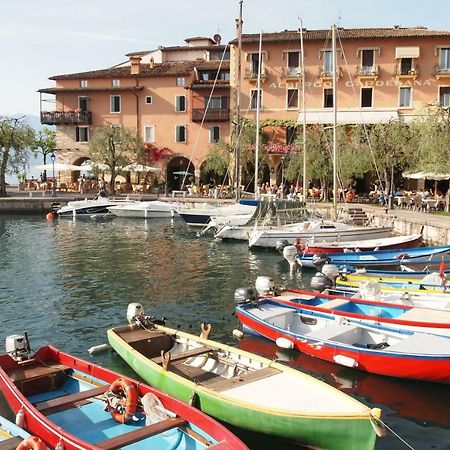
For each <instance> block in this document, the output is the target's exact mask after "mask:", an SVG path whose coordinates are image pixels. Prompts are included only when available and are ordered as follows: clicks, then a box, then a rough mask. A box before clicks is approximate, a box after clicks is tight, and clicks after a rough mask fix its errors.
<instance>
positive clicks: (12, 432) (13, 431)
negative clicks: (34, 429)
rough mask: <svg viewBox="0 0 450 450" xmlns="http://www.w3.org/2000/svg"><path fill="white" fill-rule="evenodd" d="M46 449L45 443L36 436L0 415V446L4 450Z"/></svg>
mask: <svg viewBox="0 0 450 450" xmlns="http://www.w3.org/2000/svg"><path fill="white" fill-rule="evenodd" d="M19 447H20V449H23V450H25V449H28V448H31V449H33V450H45V449H46V447H45V444H44V443H43V442H42V440H41V439H39V438H38V437H36V436H31V434H30V433H28V432H27V431H25V430H24V429H22V428H20V427H19V426H17V425H16V424H14V423H12V422H10V421H9V420H7V419H6V418H5V417H2V416H0V448H1V449H2V450H16V449H19Z"/></svg>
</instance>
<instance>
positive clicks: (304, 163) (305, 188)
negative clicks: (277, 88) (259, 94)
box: [300, 19, 308, 203]
mask: <svg viewBox="0 0 450 450" xmlns="http://www.w3.org/2000/svg"><path fill="white" fill-rule="evenodd" d="M303 48H304V47H303V21H302V19H300V52H301V65H302V110H303V201H304V202H305V203H306V197H307V192H308V191H307V189H308V186H307V180H306V96H305V93H306V89H305V56H304V55H305V52H304V50H303Z"/></svg>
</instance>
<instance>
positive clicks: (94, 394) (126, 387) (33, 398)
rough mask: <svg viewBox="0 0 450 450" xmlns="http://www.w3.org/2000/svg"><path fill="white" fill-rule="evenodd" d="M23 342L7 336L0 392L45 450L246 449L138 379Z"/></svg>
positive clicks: (222, 429) (0, 365)
mask: <svg viewBox="0 0 450 450" xmlns="http://www.w3.org/2000/svg"><path fill="white" fill-rule="evenodd" d="M8 342H9V343H10V345H9V346H8ZM24 342H27V339H26V338H24V337H23V336H17V335H14V336H10V337H8V338H7V351H9V353H6V354H3V355H0V387H1V390H2V392H3V394H4V396H5V397H6V400H7V401H8V403H9V405H10V407H11V409H12V410H13V411H14V412H15V413H17V416H22V418H23V420H24V424H25V426H26V428H27V430H29V431H30V432H31V433H33V434H35V435H37V436H39V437H40V438H41V439H42V440H43V441H44V442H45V443H46V445H48V446H49V447H51V448H55V447H56V446H59V447H58V448H63V449H65V450H83V449H90V450H91V449H93V450H99V449H103V450H116V449H119V448H122V447H125V446H129V445H132V448H133V449H136V450H138V449H146V448H152V449H169V448H170V449H186V450H187V449H189V450H190V449H196V450H197V449H204V448H206V447H208V448H211V449H212V448H214V449H216V448H217V449H221V450H222V449H235V448H238V449H246V448H247V447H246V446H245V445H244V444H243V443H242V442H241V441H240V440H239V439H238V438H237V437H235V436H234V435H233V434H232V433H231V432H230V431H228V430H227V429H226V428H225V427H223V426H222V425H220V424H219V423H218V422H216V421H214V420H213V419H211V418H210V417H208V416H206V415H205V414H203V413H201V412H200V411H198V410H197V409H195V408H193V407H191V406H189V405H186V404H184V403H182V402H180V401H178V400H176V399H174V398H172V397H170V396H168V395H166V394H163V393H161V392H159V391H157V390H155V389H153V388H151V387H149V386H146V385H145V384H143V383H141V382H138V381H135V380H133V379H131V378H128V377H124V376H120V375H119V374H117V373H115V372H113V371H111V370H108V369H104V368H102V367H99V366H97V365H95V364H93V363H92V362H86V361H83V360H81V359H78V358H76V357H74V356H71V355H68V354H66V353H63V352H61V351H60V350H57V349H56V348H54V347H51V346H45V347H41V348H40V349H39V350H38V351H37V352H36V353H35V354H32V353H31V352H30V350H29V345H26V344H25V345H24V344H23V343H24ZM11 343H13V344H12V345H11ZM8 349H9V350H8Z"/></svg>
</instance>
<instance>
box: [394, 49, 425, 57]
mask: <svg viewBox="0 0 450 450" xmlns="http://www.w3.org/2000/svg"><path fill="white" fill-rule="evenodd" d="M419 55H420V47H396V48H395V57H396V59H399V58H418V57H419Z"/></svg>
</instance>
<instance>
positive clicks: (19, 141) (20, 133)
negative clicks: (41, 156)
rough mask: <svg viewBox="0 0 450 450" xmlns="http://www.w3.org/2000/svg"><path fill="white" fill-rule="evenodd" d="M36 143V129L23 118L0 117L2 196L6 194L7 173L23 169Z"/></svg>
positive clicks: (0, 180) (0, 177)
mask: <svg viewBox="0 0 450 450" xmlns="http://www.w3.org/2000/svg"><path fill="white" fill-rule="evenodd" d="M34 145H35V134H34V130H33V129H32V128H31V127H30V126H29V125H28V124H27V123H26V122H25V121H24V120H23V118H13V117H1V118H0V196H4V195H6V180H5V176H6V174H7V173H16V174H19V173H20V172H21V171H22V170H23V165H24V161H27V160H28V157H29V153H30V151H31V150H32V149H33V148H34Z"/></svg>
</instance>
